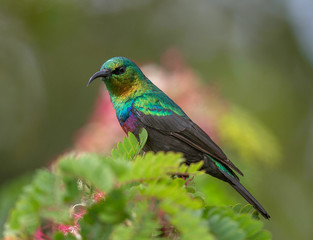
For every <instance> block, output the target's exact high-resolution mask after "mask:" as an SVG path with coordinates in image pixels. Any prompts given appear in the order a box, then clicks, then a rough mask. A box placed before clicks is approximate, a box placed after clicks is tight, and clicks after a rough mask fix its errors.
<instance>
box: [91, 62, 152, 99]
mask: <svg viewBox="0 0 313 240" xmlns="http://www.w3.org/2000/svg"><path fill="white" fill-rule="evenodd" d="M97 78H100V79H101V80H102V81H104V83H105V85H106V87H107V89H108V90H109V93H110V94H111V95H114V96H117V97H119V96H122V95H129V94H130V93H132V92H133V90H136V89H138V88H139V87H140V86H141V85H143V83H144V82H145V81H146V77H145V75H144V74H143V73H142V71H141V70H140V69H139V67H137V65H136V64H135V63H133V62H132V61H131V60H129V59H128V58H125V57H114V58H111V59H109V60H108V61H106V62H105V63H104V64H103V65H102V67H101V69H100V71H99V72H96V73H95V74H94V75H92V77H91V78H90V79H89V81H88V84H87V86H89V84H90V83H91V82H92V81H93V80H95V79H97Z"/></svg>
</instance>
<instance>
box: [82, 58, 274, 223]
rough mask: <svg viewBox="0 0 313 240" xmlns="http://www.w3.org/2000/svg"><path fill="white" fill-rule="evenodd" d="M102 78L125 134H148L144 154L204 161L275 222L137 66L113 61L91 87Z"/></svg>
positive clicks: (211, 171) (222, 157)
mask: <svg viewBox="0 0 313 240" xmlns="http://www.w3.org/2000/svg"><path fill="white" fill-rule="evenodd" d="M97 78H100V79H101V80H102V81H103V82H104V83H105V85H106V88H107V89H108V91H109V94H110V98H111V102H112V104H113V106H114V109H115V112H116V116H117V119H118V121H119V123H120V125H121V127H122V129H123V130H124V132H125V133H128V132H129V131H130V132H132V133H133V134H134V135H135V136H136V137H137V139H139V131H140V129H141V128H145V129H146V130H147V132H148V139H147V141H146V144H145V146H144V148H143V151H145V152H147V151H153V152H159V151H164V152H168V151H173V152H181V153H182V154H183V155H184V158H185V163H186V164H187V165H189V164H191V163H196V162H199V161H203V165H202V170H204V171H205V172H206V173H207V174H210V175H212V176H213V177H216V178H218V179H221V180H223V181H225V182H227V183H229V184H230V186H232V187H233V188H234V189H235V190H236V191H237V192H238V193H239V194H240V195H241V196H242V197H244V198H245V199H246V200H247V201H248V202H249V203H250V204H251V205H252V206H253V207H254V208H255V209H256V210H257V211H258V212H259V213H260V214H262V215H263V216H264V218H266V219H269V218H270V216H269V214H268V213H267V212H266V210H265V209H264V208H263V207H262V205H261V204H260V203H259V202H258V201H257V200H256V199H255V198H254V197H253V196H252V195H251V194H250V193H249V192H248V190H247V189H246V188H245V187H244V186H243V185H242V184H241V183H240V181H239V178H238V176H237V175H236V174H235V172H236V173H238V174H240V175H242V176H243V173H242V172H241V171H240V170H239V169H238V168H237V167H236V166H235V165H234V164H233V163H232V162H231V161H230V160H229V159H228V158H227V156H226V155H225V153H224V152H223V151H222V150H221V148H220V147H219V146H218V145H217V144H216V143H214V142H213V140H212V139H211V138H210V137H209V136H208V134H206V133H205V132H204V131H203V130H202V129H201V128H200V127H199V126H198V125H197V124H195V123H194V122H193V121H192V120H191V119H190V118H189V117H188V116H187V115H186V113H184V111H183V110H182V109H181V108H180V107H179V106H178V105H177V104H176V103H175V102H174V101H173V100H172V99H170V98H169V97H168V96H167V95H166V94H165V93H164V92H163V91H162V90H160V89H159V88H158V87H157V86H155V85H154V84H153V83H152V82H151V81H150V80H149V79H148V78H147V77H146V76H145V75H144V74H143V72H142V71H141V70H140V68H139V67H138V66H137V65H136V64H135V63H134V62H132V61H131V60H129V59H128V58H125V57H113V58H111V59H109V60H108V61H106V62H105V63H104V64H103V65H102V67H101V69H100V71H99V72H96V73H95V74H94V75H92V77H91V78H90V79H89V81H88V84H87V86H89V84H90V83H91V82H92V81H93V80H95V79H97Z"/></svg>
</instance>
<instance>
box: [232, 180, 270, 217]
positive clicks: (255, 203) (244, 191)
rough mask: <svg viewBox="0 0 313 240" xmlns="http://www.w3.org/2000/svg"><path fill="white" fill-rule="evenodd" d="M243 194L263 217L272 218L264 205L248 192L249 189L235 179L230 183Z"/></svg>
mask: <svg viewBox="0 0 313 240" xmlns="http://www.w3.org/2000/svg"><path fill="white" fill-rule="evenodd" d="M229 184H230V185H231V186H232V187H233V188H234V189H235V190H236V191H237V192H238V193H239V194H240V195H241V196H243V197H244V199H246V200H247V201H248V203H250V204H251V205H252V206H253V207H254V208H255V209H256V210H257V211H258V212H259V213H260V214H262V216H263V217H265V218H266V219H269V218H270V215H269V214H268V213H267V212H266V210H265V209H264V208H263V207H262V205H261V204H260V203H259V202H258V201H257V200H256V199H255V198H254V197H253V196H252V195H251V194H250V193H249V192H248V190H247V189H246V188H245V187H244V186H243V185H242V184H241V183H240V182H239V181H238V180H237V179H234V180H233V181H231V183H229Z"/></svg>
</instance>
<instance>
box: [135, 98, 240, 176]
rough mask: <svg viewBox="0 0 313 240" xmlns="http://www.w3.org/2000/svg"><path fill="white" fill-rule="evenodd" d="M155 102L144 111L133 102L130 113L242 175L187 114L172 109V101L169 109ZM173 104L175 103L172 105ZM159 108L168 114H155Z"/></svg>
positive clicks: (145, 123)
mask: <svg viewBox="0 0 313 240" xmlns="http://www.w3.org/2000/svg"><path fill="white" fill-rule="evenodd" d="M157 103H158V105H150V106H149V108H144V111H145V113H144V112H143V111H140V110H139V109H138V108H136V104H135V105H133V108H132V113H133V114H134V115H135V116H136V117H137V118H138V119H139V120H140V121H141V122H142V123H143V124H144V125H146V126H149V127H151V128H154V129H156V130H158V131H161V132H164V133H166V134H170V135H172V136H174V137H176V138H178V139H180V140H181V141H183V142H185V143H187V144H188V145H190V146H192V147H194V148H195V149H197V150H199V151H201V152H203V153H206V154H208V155H209V156H211V157H213V158H214V159H216V160H217V161H219V162H221V163H223V164H225V165H226V166H228V167H230V168H232V169H233V170H235V171H236V172H237V173H239V174H240V175H242V176H243V173H242V172H241V171H240V170H239V169H238V168H237V167H236V166H235V165H234V164H233V163H232V162H231V161H230V160H229V159H228V158H227V157H226V155H225V154H224V152H223V151H222V150H221V149H220V148H219V147H218V146H217V145H216V144H215V143H214V142H213V140H212V139H211V138H210V137H209V136H208V135H207V134H206V133H205V132H204V131H203V130H202V129H201V128H200V127H199V126H198V125H197V124H195V123H194V122H193V121H191V120H190V119H189V118H188V117H187V115H182V116H180V115H178V114H176V113H175V112H174V111H173V110H172V109H173V107H175V106H177V105H176V104H175V103H174V102H171V105H170V106H168V107H170V108H169V109H164V107H165V106H164V104H162V102H161V101H157ZM173 104H175V105H174V106H173ZM140 108H142V106H140ZM160 109H162V110H161V111H162V112H163V113H164V112H168V114H167V115H166V114H163V115H158V116H156V114H155V113H156V112H158V111H160ZM179 110H180V109H179ZM149 113H150V114H149Z"/></svg>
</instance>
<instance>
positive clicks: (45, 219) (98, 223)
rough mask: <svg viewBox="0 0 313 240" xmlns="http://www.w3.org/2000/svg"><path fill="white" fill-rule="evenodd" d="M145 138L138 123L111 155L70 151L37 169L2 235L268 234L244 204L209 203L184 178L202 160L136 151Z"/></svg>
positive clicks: (224, 237)
mask: <svg viewBox="0 0 313 240" xmlns="http://www.w3.org/2000/svg"><path fill="white" fill-rule="evenodd" d="M146 140H147V132H146V131H145V130H144V129H143V130H142V131H141V133H140V141H139V142H138V141H137V139H136V138H135V136H134V135H133V134H132V133H129V135H128V138H125V139H124V140H123V142H121V143H119V144H118V146H117V148H116V149H114V150H113V151H112V156H111V157H109V156H100V155H96V154H85V153H84V154H69V155H66V156H63V157H61V158H60V160H59V161H58V163H56V164H55V165H54V167H53V169H52V171H48V170H39V171H37V173H36V174H35V176H34V179H33V181H32V183H31V184H30V185H28V186H27V187H26V188H25V189H24V191H23V193H22V194H21V196H20V198H19V200H18V201H17V203H16V206H15V208H14V209H13V210H12V211H11V214H10V217H9V219H8V221H7V223H6V226H5V237H7V238H9V237H10V238H11V239H58V240H59V239H110V240H121V239H123V240H133V239H136V240H137V239H138V240H139V239H140V240H141V239H177V240H178V239H182V240H190V239H201V240H213V239H220V240H241V239H242V240H244V239H251V240H252V239H254V240H267V239H271V235H270V233H269V232H267V231H265V230H262V227H263V224H262V222H261V221H260V220H259V219H258V216H257V213H256V212H253V211H252V207H251V206H250V205H247V206H244V207H242V206H240V205H236V206H235V207H220V206H219V207H218V206H210V205H208V202H209V201H208V199H207V198H209V197H210V196H208V195H205V194H203V193H202V192H200V191H198V190H197V184H196V185H192V183H191V182H189V183H186V182H185V180H184V179H183V178H187V177H195V179H196V178H198V176H199V175H201V174H203V173H202V172H201V171H199V169H200V168H201V163H198V164H193V165H191V166H189V167H187V166H186V165H184V164H182V162H183V158H182V155H181V154H176V153H163V152H160V153H157V154H154V153H146V154H140V152H141V149H142V147H143V145H144V144H145V141H146ZM177 175H179V176H182V177H183V178H181V177H177ZM211 194H214V193H213V192H212V193H211ZM250 212H252V213H250Z"/></svg>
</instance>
